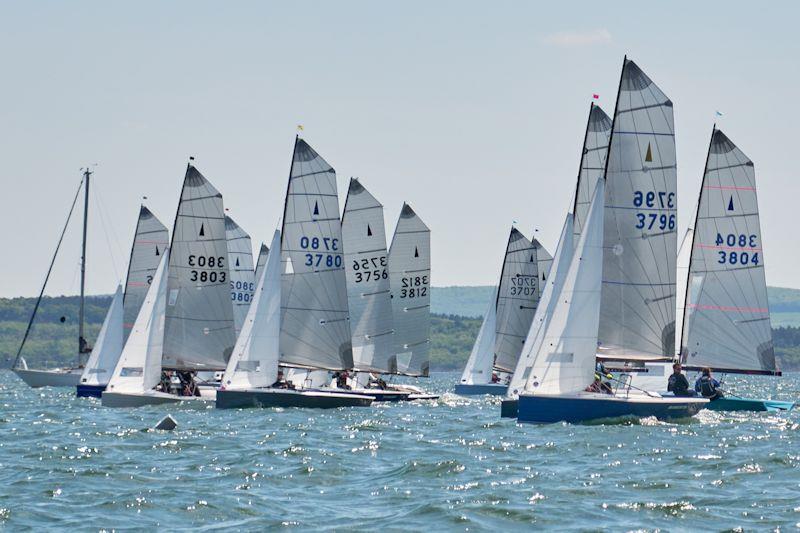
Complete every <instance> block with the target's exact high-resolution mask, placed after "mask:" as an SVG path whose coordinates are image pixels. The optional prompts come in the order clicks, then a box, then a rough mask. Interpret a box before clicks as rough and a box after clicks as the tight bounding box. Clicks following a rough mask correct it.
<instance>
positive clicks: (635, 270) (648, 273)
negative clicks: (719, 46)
mask: <svg viewBox="0 0 800 533" xmlns="http://www.w3.org/2000/svg"><path fill="white" fill-rule="evenodd" d="M676 192H677V174H676V162H675V135H674V121H673V109H672V102H671V101H670V100H669V99H668V98H667V97H666V95H664V93H663V92H661V90H660V89H659V88H658V87H657V86H656V85H655V84H654V83H653V82H652V81H651V80H650V78H648V77H647V75H646V74H645V73H644V72H642V71H641V69H639V67H638V66H636V64H635V63H634V62H633V61H629V60H627V59H626V60H625V64H624V66H623V69H622V76H621V79H620V88H619V94H618V96H617V107H616V111H615V115H614V126H613V131H612V134H611V143H610V146H609V153H608V158H607V161H606V201H605V204H606V207H605V233H604V240H605V252H604V257H603V297H602V310H601V314H600V330H599V339H598V342H599V351H598V354H599V355H600V356H606V357H612V358H614V357H617V358H620V359H643V360H653V359H663V358H671V357H672V356H673V355H674V343H675V341H674V335H675V259H676V252H677V234H676V226H677V220H676V213H677V211H676V209H677V205H678V204H677V194H676Z"/></svg>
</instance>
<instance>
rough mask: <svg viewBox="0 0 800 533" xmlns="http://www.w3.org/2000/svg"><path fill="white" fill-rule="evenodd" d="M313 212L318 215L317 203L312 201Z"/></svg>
mask: <svg viewBox="0 0 800 533" xmlns="http://www.w3.org/2000/svg"><path fill="white" fill-rule="evenodd" d="M314 214H315V215H319V204H318V203H317V202H314Z"/></svg>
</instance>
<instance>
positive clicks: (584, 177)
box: [572, 103, 611, 244]
mask: <svg viewBox="0 0 800 533" xmlns="http://www.w3.org/2000/svg"><path fill="white" fill-rule="evenodd" d="M610 137H611V119H610V118H608V115H606V114H605V112H604V111H603V110H602V109H601V108H600V106H596V105H594V103H592V104H591V105H590V106H589V119H588V120H587V122H586V134H585V136H584V139H583V150H582V151H581V162H580V166H579V169H578V183H577V185H576V187H575V205H574V207H573V210H572V213H573V215H574V218H575V223H574V225H573V231H574V232H575V235H574V237H573V243H574V244H578V239H579V238H580V236H581V231H582V230H583V225H584V221H585V220H586V215H587V214H588V212H589V205H590V204H591V202H592V195H593V194H594V186H595V185H596V184H597V178H602V177H603V173H604V172H605V169H606V155H607V154H608V142H609V139H610Z"/></svg>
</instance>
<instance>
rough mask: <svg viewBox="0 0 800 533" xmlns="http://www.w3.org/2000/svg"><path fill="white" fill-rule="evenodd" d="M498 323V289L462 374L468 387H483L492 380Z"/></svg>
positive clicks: (490, 300)
mask: <svg viewBox="0 0 800 533" xmlns="http://www.w3.org/2000/svg"><path fill="white" fill-rule="evenodd" d="M496 323H497V287H494V289H493V290H492V297H491V298H490V299H489V306H488V307H487V308H486V312H485V313H484V314H483V323H481V329H480V330H479V331H478V337H477V338H476V339H475V344H473V345H472V352H471V353H470V354H469V359H468V360H467V365H466V366H465V367H464V372H463V373H462V374H461V383H464V384H467V385H483V384H487V383H489V382H491V380H492V365H493V362H494V341H495V328H496Z"/></svg>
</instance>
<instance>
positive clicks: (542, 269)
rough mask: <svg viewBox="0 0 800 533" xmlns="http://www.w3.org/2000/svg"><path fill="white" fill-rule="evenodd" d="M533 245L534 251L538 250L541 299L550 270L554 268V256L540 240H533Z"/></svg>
mask: <svg viewBox="0 0 800 533" xmlns="http://www.w3.org/2000/svg"><path fill="white" fill-rule="evenodd" d="M531 243H532V244H533V249H534V250H536V265H537V270H538V271H539V298H541V297H542V289H543V288H544V284H545V282H546V281H547V276H548V275H549V274H550V268H551V267H552V266H553V256H552V255H550V252H548V251H547V248H545V247H544V245H543V244H542V243H540V242H539V241H538V240H536V239H533V240H532V241H531Z"/></svg>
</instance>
